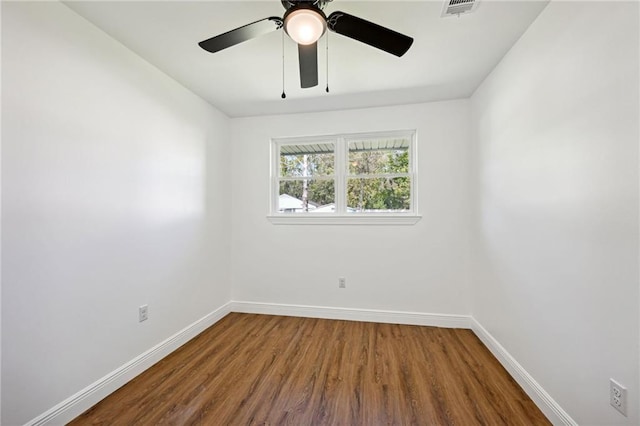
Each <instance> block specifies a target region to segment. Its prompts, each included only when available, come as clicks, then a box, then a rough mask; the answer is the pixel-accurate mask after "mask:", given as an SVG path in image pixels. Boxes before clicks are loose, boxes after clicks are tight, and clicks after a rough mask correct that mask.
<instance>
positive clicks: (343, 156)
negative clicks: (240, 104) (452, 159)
mask: <svg viewBox="0 0 640 426" xmlns="http://www.w3.org/2000/svg"><path fill="white" fill-rule="evenodd" d="M389 138H393V139H402V138H406V139H408V140H409V147H408V152H409V171H408V173H387V174H384V177H387V176H389V175H393V176H395V175H402V176H406V177H409V180H410V187H409V188H410V189H409V191H410V209H409V210H408V211H403V212H400V211H398V212H357V213H356V212H353V213H348V212H347V180H348V179H349V178H357V177H358V176H361V175H351V174H350V171H349V167H348V159H349V143H350V142H354V141H360V140H363V139H389ZM319 143H327V144H328V143H331V144H333V145H334V174H333V177H332V179H333V181H334V194H335V195H334V203H335V211H334V212H319V213H309V212H299V213H296V212H286V213H285V212H279V211H278V209H279V196H280V180H281V176H280V151H281V147H282V146H284V145H313V144H319ZM270 151H271V161H270V170H269V174H270V179H269V214H268V215H267V219H268V220H269V221H270V222H271V223H273V224H275V225H357V224H363V225H413V224H415V223H417V222H418V221H419V220H420V218H421V216H420V215H419V214H418V196H417V194H418V187H417V176H418V167H417V132H416V130H415V129H414V130H394V131H382V132H367V133H343V134H334V135H318V136H301V137H278V138H271V147H270ZM330 176H331V175H327V176H323V178H324V179H326V178H327V177H329V178H330V179H331V177H330ZM375 176H377V175H375ZM375 176H374V175H371V176H366V178H372V177H375ZM313 178H314V177H309V179H313Z"/></svg>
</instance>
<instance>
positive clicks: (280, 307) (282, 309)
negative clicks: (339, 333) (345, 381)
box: [231, 301, 471, 328]
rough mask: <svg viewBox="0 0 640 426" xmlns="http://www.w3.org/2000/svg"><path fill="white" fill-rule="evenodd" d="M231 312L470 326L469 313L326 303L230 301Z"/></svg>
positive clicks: (457, 326)
mask: <svg viewBox="0 0 640 426" xmlns="http://www.w3.org/2000/svg"><path fill="white" fill-rule="evenodd" d="M231 311H232V312H240V313H246V314H266V315H283V316H290V317H307V318H324V319H337V320H348V321H365V322H382V323H388V324H407V325H423V326H431V327H443V328H471V317H470V316H469V315H451V314H428V313H422V312H402V311H383V310H374V309H353V308H332V307H326V306H308V305H286V304H279V303H260V302H246V301H233V302H231Z"/></svg>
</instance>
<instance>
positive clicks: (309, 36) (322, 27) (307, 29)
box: [284, 6, 327, 45]
mask: <svg viewBox="0 0 640 426" xmlns="http://www.w3.org/2000/svg"><path fill="white" fill-rule="evenodd" d="M284 30H285V31H286V32H287V34H288V35H289V37H291V39H292V40H293V41H295V42H296V43H298V44H302V45H308V44H313V43H315V42H316V41H318V40H319V39H320V37H322V35H323V34H324V33H325V31H326V30H327V20H326V17H325V16H324V14H323V13H322V11H321V10H319V9H316V8H310V7H300V6H296V7H294V8H292V9H290V10H289V11H288V12H287V14H286V15H285V17H284Z"/></svg>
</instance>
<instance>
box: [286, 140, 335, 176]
mask: <svg viewBox="0 0 640 426" xmlns="http://www.w3.org/2000/svg"><path fill="white" fill-rule="evenodd" d="M334 162H335V154H334V144H332V143H318V144H300V145H282V146H281V147H280V176H283V177H312V176H331V175H333V174H334Z"/></svg>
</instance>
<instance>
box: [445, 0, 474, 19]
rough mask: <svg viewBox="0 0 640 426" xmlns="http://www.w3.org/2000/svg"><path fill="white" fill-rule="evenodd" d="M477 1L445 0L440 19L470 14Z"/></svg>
mask: <svg viewBox="0 0 640 426" xmlns="http://www.w3.org/2000/svg"><path fill="white" fill-rule="evenodd" d="M478 3H479V0H445V2H444V7H443V8H442V15H441V16H442V17H443V18H444V17H446V16H460V15H462V14H465V13H471V12H473V11H474V10H476V8H477V7H478Z"/></svg>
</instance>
